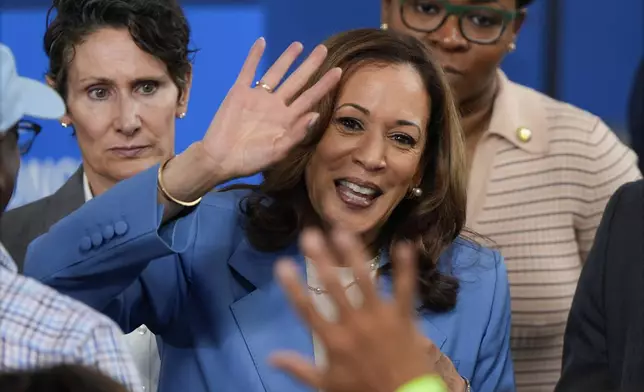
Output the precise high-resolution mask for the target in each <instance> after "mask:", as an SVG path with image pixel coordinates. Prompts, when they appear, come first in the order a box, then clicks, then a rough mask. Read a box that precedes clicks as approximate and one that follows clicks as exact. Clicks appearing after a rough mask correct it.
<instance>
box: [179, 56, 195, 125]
mask: <svg viewBox="0 0 644 392" xmlns="http://www.w3.org/2000/svg"><path fill="white" fill-rule="evenodd" d="M185 79H186V85H185V87H184V88H183V90H182V91H181V92H180V94H179V100H178V102H177V113H176V116H177V117H179V116H181V115H182V114H185V113H188V102H189V101H190V91H191V90H192V66H190V69H189V70H188V72H187V73H186V76H185Z"/></svg>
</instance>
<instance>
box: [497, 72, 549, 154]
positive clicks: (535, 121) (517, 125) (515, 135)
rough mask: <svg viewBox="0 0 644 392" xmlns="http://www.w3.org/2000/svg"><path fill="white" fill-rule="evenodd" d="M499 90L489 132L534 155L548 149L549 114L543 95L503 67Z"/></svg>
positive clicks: (543, 152)
mask: <svg viewBox="0 0 644 392" xmlns="http://www.w3.org/2000/svg"><path fill="white" fill-rule="evenodd" d="M497 77H498V82H499V90H498V93H497V96H496V99H495V100H494V110H493V113H492V119H491V120H490V127H489V128H488V132H489V133H492V134H495V135H499V136H501V137H503V138H504V139H506V140H508V141H509V142H510V143H512V144H514V145H515V146H516V147H518V148H520V149H522V150H524V151H527V152H529V153H532V154H545V153H547V152H548V133H547V129H548V127H547V123H546V119H547V114H546V112H545V109H544V107H543V99H544V98H543V96H542V95H541V94H538V93H536V92H535V91H533V90H531V89H529V88H527V87H524V86H521V85H518V84H516V83H513V82H511V81H510V80H509V79H508V77H507V76H506V75H505V73H503V71H501V70H499V71H498V74H497Z"/></svg>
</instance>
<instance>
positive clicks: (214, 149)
mask: <svg viewBox="0 0 644 392" xmlns="http://www.w3.org/2000/svg"><path fill="white" fill-rule="evenodd" d="M264 48H265V41H264V40H263V39H261V38H260V39H259V40H257V41H256V42H255V44H254V45H253V47H252V48H251V50H250V53H249V55H248V57H247V58H246V61H245V63H244V66H243V67H242V70H241V72H240V74H239V76H238V78H237V80H236V82H235V84H234V85H233V87H232V88H231V89H230V91H229V92H228V95H227V96H226V98H225V100H224V102H223V103H222V104H221V106H220V107H219V110H218V111H217V114H216V115H215V118H214V119H213V121H212V123H211V124H210V127H209V128H208V131H207V132H206V135H205V136H204V138H203V141H202V142H203V146H204V149H205V151H206V153H207V154H208V155H209V156H210V157H211V158H212V160H213V164H214V165H216V166H217V168H216V169H217V170H220V171H224V172H225V173H226V175H227V177H229V178H233V177H242V176H247V175H251V174H254V173H257V172H259V171H261V170H262V169H264V168H266V167H267V166H270V165H271V164H273V163H275V162H277V161H278V160H280V159H282V158H284V157H285V156H286V154H287V153H288V151H289V150H290V149H291V148H292V147H293V146H294V145H296V144H297V143H299V142H300V141H301V140H302V139H303V138H304V136H305V135H306V130H307V127H308V125H309V124H310V123H311V122H312V121H314V120H315V119H316V118H317V116H318V115H317V113H314V112H311V111H310V110H311V107H312V106H313V105H314V104H315V103H317V102H318V101H319V100H320V99H321V98H322V97H323V96H324V95H325V94H327V93H328V92H329V91H330V90H331V89H332V88H333V87H334V86H335V85H336V84H337V82H338V81H339V79H340V75H341V70H340V69H332V70H330V71H329V72H327V73H326V74H325V75H324V76H323V77H322V78H321V79H320V80H319V81H318V82H317V83H316V84H315V85H313V86H312V87H311V88H309V89H308V90H306V91H305V92H304V93H302V94H301V95H300V96H298V97H297V99H295V100H294V101H293V102H292V103H291V104H290V105H289V104H287V103H288V102H290V101H291V100H292V98H293V97H294V96H295V94H297V93H298V92H299V91H300V90H301V89H302V88H303V86H304V85H305V84H306V83H307V82H308V80H309V79H310V77H311V76H312V75H313V74H314V73H315V71H316V70H317V69H318V68H319V67H320V65H321V64H322V62H323V61H324V59H325V58H326V54H327V50H326V48H325V47H323V46H318V47H317V48H316V49H315V50H314V51H313V52H312V53H311V55H310V56H309V57H308V58H307V59H306V61H304V62H303V63H302V65H300V66H299V67H298V68H297V69H296V70H295V71H294V72H293V74H292V75H290V76H289V78H287V79H286V80H285V81H284V83H282V84H281V85H280V86H279V88H278V89H275V90H273V89H274V88H275V86H277V85H279V84H280V81H281V80H282V78H283V77H284V75H285V74H286V72H287V71H288V69H289V68H290V67H291V65H292V64H293V62H294V61H295V59H296V58H297V57H298V56H299V54H300V53H301V51H302V45H301V44H299V43H294V44H292V45H291V46H290V47H289V48H288V49H287V50H286V51H285V52H284V53H283V54H282V55H281V56H280V58H279V59H278V60H277V61H276V62H275V63H274V64H273V65H272V66H271V68H270V69H269V70H268V72H266V74H265V75H264V77H263V78H262V79H261V83H263V84H264V86H263V87H262V86H261V85H260V86H257V87H255V88H253V87H251V84H252V83H253V79H254V77H255V73H256V70H257V65H258V64H259V61H260V59H261V57H262V53H263V51H264ZM213 169H215V168H213Z"/></svg>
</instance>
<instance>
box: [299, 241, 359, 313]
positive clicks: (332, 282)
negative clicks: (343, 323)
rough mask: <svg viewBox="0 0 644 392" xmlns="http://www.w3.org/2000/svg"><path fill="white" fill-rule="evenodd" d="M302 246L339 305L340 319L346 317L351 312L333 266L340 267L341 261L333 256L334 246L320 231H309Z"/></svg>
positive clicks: (325, 286) (324, 284)
mask: <svg viewBox="0 0 644 392" xmlns="http://www.w3.org/2000/svg"><path fill="white" fill-rule="evenodd" d="M300 246H301V248H302V250H303V252H304V254H306V255H307V257H308V258H309V259H310V261H311V263H312V264H313V265H314V267H315V270H316V272H317V275H318V278H319V279H320V281H321V282H322V284H323V286H324V290H325V291H326V292H327V295H329V296H330V297H331V298H332V299H333V301H334V302H335V304H336V305H337V308H338V312H339V314H340V317H343V316H346V315H347V314H348V313H349V312H350V311H351V310H352V305H351V304H350V303H349V300H348V299H347V296H346V294H345V287H344V286H343V285H342V284H341V283H340V281H339V280H338V278H337V276H336V274H335V271H333V267H332V266H333V265H340V264H341V261H340V260H338V257H337V256H336V255H334V254H333V252H332V251H331V248H332V247H333V245H332V244H331V242H330V241H326V239H325V238H324V236H323V234H322V232H321V231H320V230H315V229H308V230H305V231H304V232H303V233H302V235H301V236H300Z"/></svg>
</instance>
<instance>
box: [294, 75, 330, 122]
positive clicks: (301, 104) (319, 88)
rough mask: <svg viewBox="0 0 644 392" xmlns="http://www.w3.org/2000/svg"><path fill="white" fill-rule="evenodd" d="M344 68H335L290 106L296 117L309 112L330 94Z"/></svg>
mask: <svg viewBox="0 0 644 392" xmlns="http://www.w3.org/2000/svg"><path fill="white" fill-rule="evenodd" d="M341 76H342V70H341V69H340V68H333V69H331V70H330V71H329V72H327V73H326V74H324V76H323V77H322V78H321V79H320V80H318V81H317V83H315V84H314V85H313V86H312V87H311V88H309V89H308V90H306V91H305V92H304V93H302V95H300V96H299V97H297V99H296V100H295V101H294V102H293V103H292V104H291V106H290V108H291V110H292V111H293V113H294V115H295V117H296V118H297V117H299V116H301V115H302V114H304V113H306V112H308V111H309V110H310V109H311V107H313V105H314V104H315V103H317V102H318V101H319V100H320V99H322V97H324V96H325V95H326V94H328V93H329V92H330V91H331V90H333V88H334V87H335V86H336V85H337V84H338V82H339V81H340V77H341Z"/></svg>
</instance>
